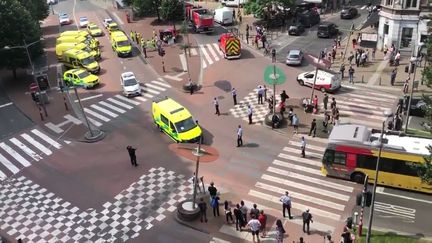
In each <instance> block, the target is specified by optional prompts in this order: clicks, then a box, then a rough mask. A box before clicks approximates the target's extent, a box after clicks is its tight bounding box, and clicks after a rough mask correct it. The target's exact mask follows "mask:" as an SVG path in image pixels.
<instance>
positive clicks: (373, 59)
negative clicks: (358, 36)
mask: <svg viewBox="0 0 432 243" xmlns="http://www.w3.org/2000/svg"><path fill="white" fill-rule="evenodd" d="M375 54H376V48H375V47H374V48H373V49H372V61H375Z"/></svg>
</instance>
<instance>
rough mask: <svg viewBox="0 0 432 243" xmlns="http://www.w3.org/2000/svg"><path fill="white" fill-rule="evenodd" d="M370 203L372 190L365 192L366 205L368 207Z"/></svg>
mask: <svg viewBox="0 0 432 243" xmlns="http://www.w3.org/2000/svg"><path fill="white" fill-rule="evenodd" d="M371 204H372V192H370V191H367V192H366V205H365V206H366V207H370V205H371Z"/></svg>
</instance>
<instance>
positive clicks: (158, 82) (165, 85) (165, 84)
mask: <svg viewBox="0 0 432 243" xmlns="http://www.w3.org/2000/svg"><path fill="white" fill-rule="evenodd" d="M151 82H152V83H155V84H157V85H160V86H164V87H167V88H171V85H169V84H167V83H165V82H163V81H156V80H153V81H151Z"/></svg>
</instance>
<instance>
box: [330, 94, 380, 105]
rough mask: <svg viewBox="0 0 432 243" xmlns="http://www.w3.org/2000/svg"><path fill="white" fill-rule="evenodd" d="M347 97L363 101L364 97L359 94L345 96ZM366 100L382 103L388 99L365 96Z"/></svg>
mask: <svg viewBox="0 0 432 243" xmlns="http://www.w3.org/2000/svg"><path fill="white" fill-rule="evenodd" d="M346 95H347V96H350V97H356V98H361V99H363V100H364V99H365V98H366V97H365V96H364V95H359V94H346ZM367 99H368V100H375V101H382V102H388V101H389V99H387V98H379V97H373V96H367ZM336 104H337V101H336Z"/></svg>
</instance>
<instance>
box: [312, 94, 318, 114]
mask: <svg viewBox="0 0 432 243" xmlns="http://www.w3.org/2000/svg"><path fill="white" fill-rule="evenodd" d="M312 104H313V112H314V113H315V114H316V113H317V112H318V96H317V95H315V97H314V98H313V99H312Z"/></svg>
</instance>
